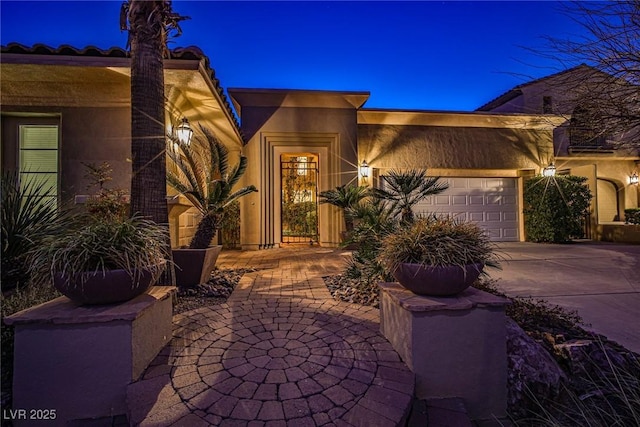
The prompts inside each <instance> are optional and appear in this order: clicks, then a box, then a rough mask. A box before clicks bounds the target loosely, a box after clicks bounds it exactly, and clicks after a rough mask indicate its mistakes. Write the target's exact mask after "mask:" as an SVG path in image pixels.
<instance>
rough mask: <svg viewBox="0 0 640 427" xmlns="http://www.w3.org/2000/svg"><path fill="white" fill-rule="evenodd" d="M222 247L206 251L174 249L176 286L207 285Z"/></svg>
mask: <svg viewBox="0 0 640 427" xmlns="http://www.w3.org/2000/svg"><path fill="white" fill-rule="evenodd" d="M220 251H222V246H220V245H217V246H209V247H208V248H206V249H187V248H185V249H174V250H173V263H174V264H175V266H176V285H178V286H183V287H190V286H195V285H199V284H202V283H207V282H208V281H209V278H210V277H211V272H212V271H213V268H214V267H215V266H216V260H217V259H218V255H220Z"/></svg>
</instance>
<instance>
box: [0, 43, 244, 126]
mask: <svg viewBox="0 0 640 427" xmlns="http://www.w3.org/2000/svg"><path fill="white" fill-rule="evenodd" d="M0 53H2V54H6V53H12V54H21V55H60V56H82V57H100V58H127V57H129V52H127V51H126V50H125V49H123V48H120V47H115V46H114V47H110V48H108V49H100V48H99V47H96V46H86V47H83V48H77V47H74V46H70V45H67V44H63V45H60V46H58V47H53V46H48V45H45V44H42V43H38V44H34V45H33V46H25V45H23V44H20V43H9V44H7V45H2V46H0ZM169 58H170V59H177V60H185V61H188V60H204V66H205V69H206V70H207V75H208V77H209V78H210V79H211V82H212V83H213V87H214V88H215V90H216V91H217V93H218V95H219V96H220V99H221V101H222V103H223V108H225V109H226V110H227V112H228V114H229V117H230V118H231V120H232V121H233V126H235V127H236V129H237V130H238V133H239V134H240V135H241V136H242V131H241V128H240V123H239V122H238V118H237V116H236V114H235V112H234V111H233V109H232V108H231V104H230V102H229V99H228V98H227V96H226V95H225V93H224V89H223V88H222V86H221V85H220V81H219V80H218V79H217V78H216V73H215V70H214V69H213V68H212V67H211V63H210V61H209V58H208V57H207V56H206V55H205V54H204V52H202V50H201V49H200V48H199V47H197V46H188V47H179V48H175V49H171V50H170V51H169ZM243 139H244V137H243Z"/></svg>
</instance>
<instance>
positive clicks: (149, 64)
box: [129, 0, 169, 224]
mask: <svg viewBox="0 0 640 427" xmlns="http://www.w3.org/2000/svg"><path fill="white" fill-rule="evenodd" d="M165 7H166V2H165V1H141V0H131V1H130V5H129V25H130V29H129V34H130V43H131V154H132V160H133V174H132V177H131V212H132V213H135V212H139V213H141V214H142V215H144V216H145V217H149V218H150V219H152V220H153V221H155V222H156V223H158V224H168V223H169V213H168V210H167V199H166V196H167V184H166V160H165V152H164V150H165V130H164V123H165V120H164V69H163V63H162V60H163V53H164V49H165V46H164V43H165V41H164V23H163V18H162V17H163V13H160V11H161V10H163V8H165Z"/></svg>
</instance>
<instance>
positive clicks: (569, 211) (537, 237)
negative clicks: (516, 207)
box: [524, 175, 592, 243]
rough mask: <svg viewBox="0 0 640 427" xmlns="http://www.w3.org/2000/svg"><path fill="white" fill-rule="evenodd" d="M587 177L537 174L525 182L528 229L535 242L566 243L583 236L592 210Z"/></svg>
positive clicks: (527, 231) (525, 208) (525, 210)
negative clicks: (584, 219) (585, 221)
mask: <svg viewBox="0 0 640 427" xmlns="http://www.w3.org/2000/svg"><path fill="white" fill-rule="evenodd" d="M586 180H587V179H586V178H584V177H578V176H571V175H566V176H552V177H542V176H539V177H535V178H531V179H529V180H528V181H527V182H525V185H524V214H525V232H526V234H527V239H528V240H530V241H532V242H551V243H566V242H569V241H571V239H572V238H576V237H580V236H581V235H582V220H583V218H584V216H585V215H586V214H587V212H588V209H589V202H590V200H591V197H592V196H591V192H590V191H589V188H588V187H587V185H586V184H585V181H586Z"/></svg>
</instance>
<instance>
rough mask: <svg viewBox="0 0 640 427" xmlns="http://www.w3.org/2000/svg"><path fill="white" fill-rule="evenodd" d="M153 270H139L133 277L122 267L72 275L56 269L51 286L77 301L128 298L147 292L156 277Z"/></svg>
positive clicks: (93, 302) (118, 300)
mask: <svg viewBox="0 0 640 427" xmlns="http://www.w3.org/2000/svg"><path fill="white" fill-rule="evenodd" d="M154 270H155V269H153V270H142V271H141V272H139V273H138V274H134V277H131V275H129V273H127V271H125V270H107V271H105V272H101V271H100V272H91V273H80V274H76V275H75V276H74V277H73V278H71V279H68V278H67V276H64V275H62V274H61V273H55V274H54V276H53V286H54V287H55V288H56V289H57V290H59V291H60V292H61V293H62V294H63V295H64V296H66V297H67V298H69V299H70V300H72V301H75V302H77V303H80V304H87V305H98V304H113V303H117V302H123V301H128V300H131V299H133V298H135V297H137V296H138V295H141V294H143V293H144V292H146V290H147V289H149V288H150V287H151V285H153V284H154V283H155V282H156V280H157V279H158V278H157V274H154V273H155V271H154ZM156 271H157V270H156Z"/></svg>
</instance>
